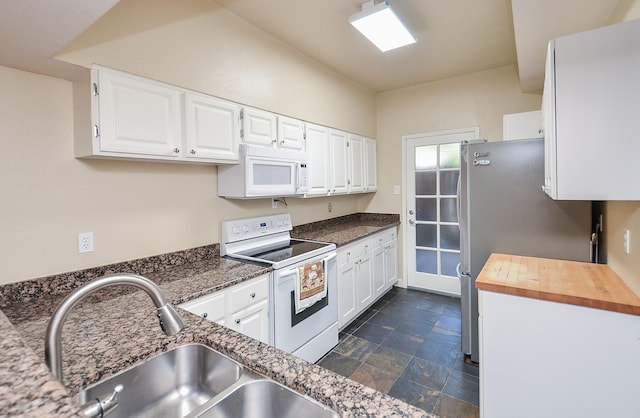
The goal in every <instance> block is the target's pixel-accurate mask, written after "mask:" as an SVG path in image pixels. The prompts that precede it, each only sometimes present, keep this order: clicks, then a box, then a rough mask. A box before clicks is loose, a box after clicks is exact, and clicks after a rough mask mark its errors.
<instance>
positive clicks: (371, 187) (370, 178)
mask: <svg viewBox="0 0 640 418" xmlns="http://www.w3.org/2000/svg"><path fill="white" fill-rule="evenodd" d="M376 148H377V147H376V140H375V139H371V138H365V139H364V191H365V192H375V191H376V190H378V179H377V176H378V170H377V165H376V164H377V163H376Z"/></svg>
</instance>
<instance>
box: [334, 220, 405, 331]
mask: <svg viewBox="0 0 640 418" xmlns="http://www.w3.org/2000/svg"><path fill="white" fill-rule="evenodd" d="M396 251H397V228H395V227H394V228H391V229H388V230H386V231H383V232H379V233H377V234H375V235H372V236H370V237H367V238H363V239H361V240H358V241H356V242H354V243H351V244H349V245H346V246H344V247H340V248H338V326H339V327H340V328H344V327H345V326H347V325H348V324H349V323H350V322H351V321H353V320H354V319H355V318H356V317H357V316H358V315H359V314H360V313H362V312H363V311H365V310H366V309H367V308H368V307H369V306H371V305H372V304H373V302H375V301H376V299H378V298H379V297H380V296H382V295H383V294H384V293H385V292H386V291H387V290H389V289H390V288H391V286H393V284H394V283H396V282H397V280H398V254H397V252H396Z"/></svg>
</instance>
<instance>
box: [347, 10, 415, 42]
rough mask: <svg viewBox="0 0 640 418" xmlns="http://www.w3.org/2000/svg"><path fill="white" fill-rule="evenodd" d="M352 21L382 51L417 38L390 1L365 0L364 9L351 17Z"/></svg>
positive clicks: (350, 20) (350, 21)
mask: <svg viewBox="0 0 640 418" xmlns="http://www.w3.org/2000/svg"><path fill="white" fill-rule="evenodd" d="M349 23H351V24H352V25H353V26H354V27H355V28H356V29H358V30H359V31H360V32H361V33H362V34H363V35H364V36H366V37H367V39H369V40H370V41H371V42H373V44H374V45H375V46H377V47H378V49H379V50H380V51H382V52H386V51H390V50H392V49H395V48H399V47H401V46H405V45H409V44H413V43H415V42H416V39H415V38H414V37H413V35H411V33H409V31H408V30H407V28H406V27H405V26H404V25H403V24H402V22H401V21H400V19H398V16H396V14H395V13H394V12H393V10H391V6H390V5H389V2H388V1H383V2H382V3H378V4H374V0H370V1H367V2H364V3H363V4H362V11H361V12H359V13H356V14H354V15H353V16H351V17H350V18H349Z"/></svg>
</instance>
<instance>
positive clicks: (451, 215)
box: [440, 197, 458, 222]
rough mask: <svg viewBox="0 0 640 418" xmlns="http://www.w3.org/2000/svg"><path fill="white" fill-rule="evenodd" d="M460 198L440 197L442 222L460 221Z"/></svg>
mask: <svg viewBox="0 0 640 418" xmlns="http://www.w3.org/2000/svg"><path fill="white" fill-rule="evenodd" d="M457 202H458V199H457V198H455V197H443V198H441V199H440V222H458V204H457Z"/></svg>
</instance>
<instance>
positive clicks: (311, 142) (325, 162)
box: [306, 123, 330, 196]
mask: <svg viewBox="0 0 640 418" xmlns="http://www.w3.org/2000/svg"><path fill="white" fill-rule="evenodd" d="M306 129H307V139H306V149H307V157H308V158H309V165H308V168H307V170H308V178H307V181H308V184H309V191H308V192H307V196H326V195H327V194H328V193H329V184H330V175H329V161H330V157H329V128H327V127H325V126H320V125H313V124H310V123H307V126H306Z"/></svg>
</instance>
